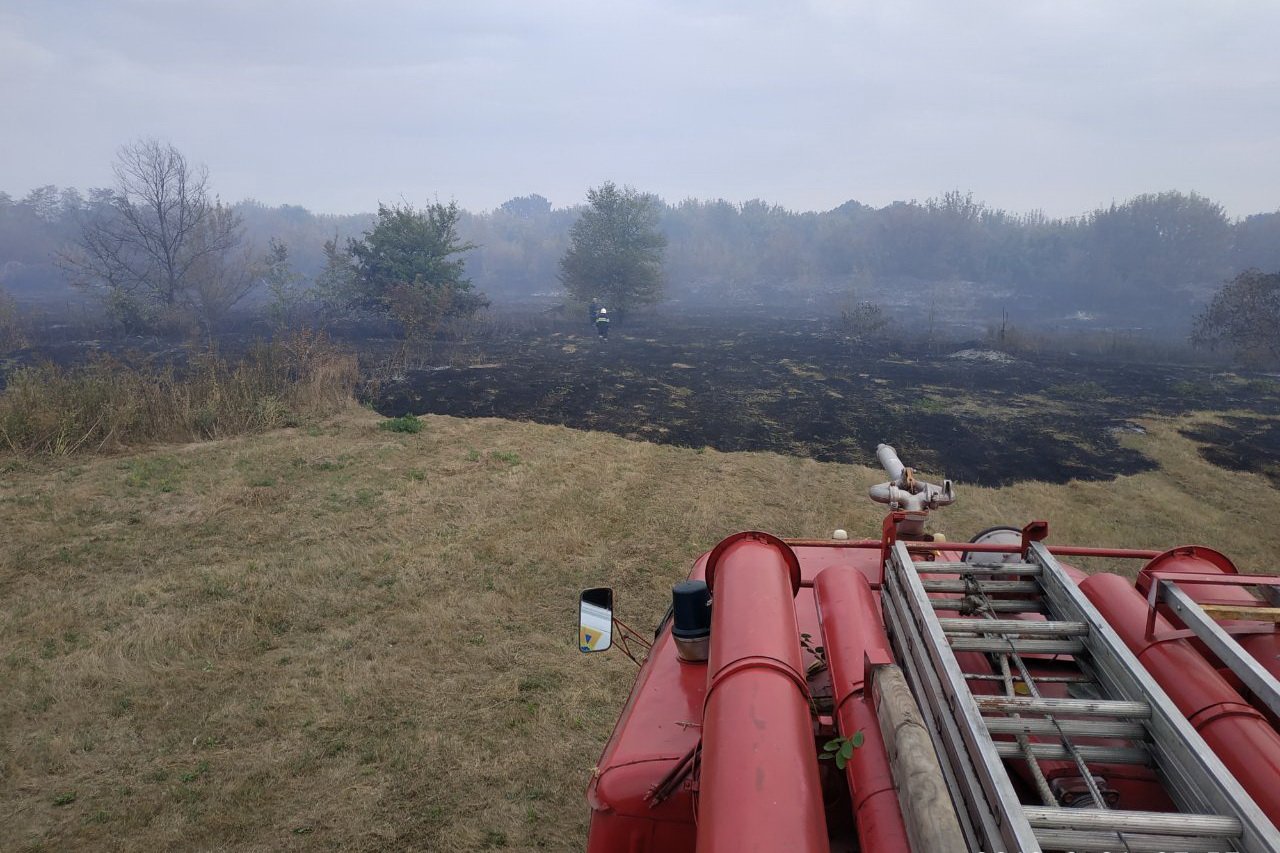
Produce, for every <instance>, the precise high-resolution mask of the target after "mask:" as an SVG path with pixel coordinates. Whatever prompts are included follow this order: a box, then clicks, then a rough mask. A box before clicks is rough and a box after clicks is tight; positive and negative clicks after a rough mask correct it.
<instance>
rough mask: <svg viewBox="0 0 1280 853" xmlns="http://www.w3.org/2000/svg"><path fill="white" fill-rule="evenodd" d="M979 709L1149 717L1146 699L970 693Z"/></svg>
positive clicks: (1143, 718)
mask: <svg viewBox="0 0 1280 853" xmlns="http://www.w3.org/2000/svg"><path fill="white" fill-rule="evenodd" d="M973 699H974V701H975V702H977V703H978V707H979V708H980V709H981V710H982V711H983V712H987V711H1006V712H1009V713H1017V714H1072V715H1076V716H1082V717H1083V716H1087V717H1115V718H1116V719H1125V720H1145V719H1148V718H1149V717H1150V716H1151V706H1150V705H1148V704H1147V703H1146V702H1129V701H1125V700H1120V701H1116V700H1108V699H1051V698H1048V697H1044V698H1036V697H1033V696H974V697H973Z"/></svg>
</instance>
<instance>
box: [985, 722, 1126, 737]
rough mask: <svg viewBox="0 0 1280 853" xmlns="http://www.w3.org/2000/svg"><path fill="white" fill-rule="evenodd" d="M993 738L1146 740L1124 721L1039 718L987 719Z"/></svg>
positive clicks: (988, 729)
mask: <svg viewBox="0 0 1280 853" xmlns="http://www.w3.org/2000/svg"><path fill="white" fill-rule="evenodd" d="M983 719H984V720H986V722H987V731H989V732H991V733H992V734H993V735H1017V734H1028V735H1051V736H1057V735H1059V734H1067V735H1084V736H1086V737H1115V738H1126V739H1128V740H1142V739H1143V738H1145V737H1146V736H1147V729H1146V726H1144V725H1142V723H1126V722H1124V721H1122V720H1046V719H1042V718H1040V717H984V718H983Z"/></svg>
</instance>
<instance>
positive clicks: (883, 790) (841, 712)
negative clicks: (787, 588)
mask: <svg viewBox="0 0 1280 853" xmlns="http://www.w3.org/2000/svg"><path fill="white" fill-rule="evenodd" d="M813 593H814V597H815V599H816V600H817V604H818V619H819V621H820V623H821V625H822V645H823V648H824V650H825V653H826V658H827V668H828V669H829V670H830V673H831V689H832V693H833V698H834V700H835V711H834V714H835V718H836V721H837V725H838V727H839V730H840V734H841V735H842V736H843V737H852V736H853V735H854V733H855V732H859V731H861V732H862V736H863V738H864V740H863V743H862V746H861V748H859V749H855V750H854V751H853V757H852V758H851V759H850V760H849V762H848V763H847V764H846V765H845V768H844V772H845V778H846V779H848V782H849V797H850V799H851V800H852V801H853V812H854V818H855V820H856V822H857V826H858V841H859V843H860V846H861V849H863V850H908V849H910V846H911V845H910V842H909V840H908V838H907V829H906V825H905V824H904V823H903V819H902V810H901V808H900V807H899V805H898V793H897V791H896V790H895V788H894V784H893V774H892V771H891V770H890V768H889V756H888V753H887V750H886V749H885V745H884V739H883V738H882V737H881V735H880V722H879V720H878V719H877V717H876V711H875V707H874V705H873V704H872V700H871V694H870V690H869V687H870V685H868V684H866V683H865V681H864V679H865V678H866V665H865V660H866V657H867V655H868V653H871V654H872V655H873V656H874V657H876V658H878V659H880V660H889V659H890V658H891V656H892V653H891V652H890V651H889V639H888V637H886V636H885V632H884V625H883V624H882V622H881V616H880V608H879V607H878V606H877V604H876V599H875V594H874V593H873V592H872V591H871V585H870V584H869V583H868V582H867V579H866V576H865V575H863V574H862V573H861V572H859V571H858V570H857V569H852V568H845V567H840V566H835V567H832V568H830V569H826V570H825V571H823V572H821V573H820V574H819V575H818V576H817V578H815V579H814V582H813Z"/></svg>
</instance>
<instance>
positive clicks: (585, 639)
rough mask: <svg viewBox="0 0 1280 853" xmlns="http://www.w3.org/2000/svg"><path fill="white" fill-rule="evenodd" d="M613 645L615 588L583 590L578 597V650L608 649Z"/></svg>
mask: <svg viewBox="0 0 1280 853" xmlns="http://www.w3.org/2000/svg"><path fill="white" fill-rule="evenodd" d="M612 645H613V590H612V589H610V588H609V587H607V586H602V587H597V588H595V589H588V590H583V592H582V595H581V596H580V597H579V598H578V651H580V652H583V653H589V652H604V651H608V650H609V647H610V646H612Z"/></svg>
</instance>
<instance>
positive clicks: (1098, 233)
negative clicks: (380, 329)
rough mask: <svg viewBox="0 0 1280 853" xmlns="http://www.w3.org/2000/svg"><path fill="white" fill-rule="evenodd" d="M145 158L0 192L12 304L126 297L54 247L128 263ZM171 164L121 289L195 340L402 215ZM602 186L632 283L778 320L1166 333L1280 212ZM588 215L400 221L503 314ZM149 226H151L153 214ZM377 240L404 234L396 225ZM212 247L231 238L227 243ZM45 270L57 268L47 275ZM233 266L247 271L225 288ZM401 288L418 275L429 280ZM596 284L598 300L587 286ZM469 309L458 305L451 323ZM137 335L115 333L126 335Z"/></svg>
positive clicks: (1253, 262) (541, 202)
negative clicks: (254, 186)
mask: <svg viewBox="0 0 1280 853" xmlns="http://www.w3.org/2000/svg"><path fill="white" fill-rule="evenodd" d="M146 145H152V146H153V149H152V150H151V152H150V153H151V154H152V155H158V154H167V153H168V152H167V151H166V150H165V149H166V148H167V147H166V146H161V145H159V143H148V142H144V143H136V144H135V145H134V146H126V149H122V152H121V156H120V157H119V158H117V163H116V178H117V186H116V187H113V188H111V189H94V190H89V191H88V192H87V193H86V194H81V193H80V192H78V191H76V190H74V189H58V188H56V187H53V186H46V187H40V188H37V189H35V190H32V191H31V192H30V193H28V194H27V195H26V196H25V197H23V198H21V199H15V198H13V197H11V196H9V195H7V194H4V193H0V285H3V286H5V287H7V288H8V289H9V290H11V291H15V292H17V293H18V294H19V295H25V294H27V293H38V292H41V291H43V290H47V289H48V288H50V287H52V286H55V285H56V284H58V283H59V282H60V281H61V280H63V277H64V276H65V275H67V274H70V275H72V276H73V277H74V276H75V275H77V274H79V275H81V276H82V277H84V276H90V275H96V276H98V277H99V279H101V278H102V277H103V276H106V277H107V278H108V279H109V280H111V281H113V282H119V283H121V286H120V287H119V288H118V289H119V291H120V292H121V293H124V294H127V293H129V292H131V290H132V291H133V292H135V293H137V292H140V291H139V287H141V286H139V287H133V288H132V289H131V288H130V287H129V286H128V285H127V280H128V279H129V278H130V277H131V276H133V275H134V273H136V272H138V271H139V270H138V269H137V266H138V265H137V258H136V257H135V258H133V260H132V261H129V262H126V261H128V259H119V260H120V262H119V263H116V262H112V264H111V265H110V268H108V267H106V266H101V265H100V267H99V268H98V269H92V268H88V267H84V266H81V267H80V268H79V269H78V270H77V269H76V267H75V260H74V257H73V256H74V252H69V251H68V247H75V246H77V245H79V247H80V249H81V250H82V251H83V250H84V249H85V245H84V242H85V241H84V236H85V235H86V234H91V235H92V239H93V240H94V241H95V242H96V243H97V245H98V246H99V248H103V247H112V246H115V247H119V248H120V249H121V250H122V251H123V250H126V249H128V248H129V241H128V239H126V238H127V237H128V233H127V226H128V217H129V215H131V214H130V213H129V211H130V207H129V204H130V203H129V202H128V199H130V198H131V197H132V198H134V202H132V203H133V204H135V205H141V208H139V209H142V208H145V206H146V204H145V195H146V186H145V185H146V179H147V176H146V175H145V174H144V175H139V174H136V172H137V170H136V169H134V168H133V167H131V165H130V160H129V157H128V153H129V150H130V149H138V148H139V146H146ZM137 153H139V152H138V151H134V154H137ZM143 153H145V152H143ZM172 153H173V154H176V153H177V152H172ZM177 156H179V157H180V156H181V155H177ZM134 159H135V160H136V159H137V158H136V157H135V158H134ZM153 159H154V157H153ZM160 159H162V160H163V158H160ZM134 165H135V166H136V165H137V164H136V163H135V164H134ZM184 166H185V167H186V168H188V169H191V170H193V171H192V172H191V180H192V181H193V187H194V188H196V189H198V190H199V191H200V192H199V193H197V195H198V196H200V197H199V198H198V199H197V203H196V204H195V205H194V207H193V211H192V213H193V214H194V218H193V219H192V220H191V221H190V222H175V227H177V228H178V230H179V231H182V230H183V229H187V230H186V232H185V233H187V234H188V236H189V237H190V238H191V243H190V245H191V246H192V247H197V246H198V247H199V248H193V251H192V253H191V256H190V257H187V258H185V259H177V258H175V257H173V256H172V253H169V255H166V254H165V250H164V249H163V246H161V247H160V251H159V254H157V255H154V256H152V257H150V259H149V260H148V261H147V263H146V265H144V266H146V274H147V275H148V276H151V275H152V274H153V273H154V272H155V270H156V269H162V270H163V275H161V276H160V277H159V278H158V279H156V281H157V282H159V284H158V285H157V284H155V283H153V284H148V285H146V286H145V287H142V288H141V289H142V290H146V288H152V289H153V290H152V291H151V292H152V295H153V296H154V295H159V296H160V297H161V299H160V300H159V303H160V304H162V305H163V304H176V302H177V301H182V302H183V303H184V305H185V310H188V311H190V312H192V313H193V314H195V315H196V316H198V317H199V318H200V322H202V323H205V324H211V323H214V322H216V320H217V316H218V315H219V314H220V313H225V310H226V306H227V305H228V303H232V304H234V302H235V301H236V300H237V299H240V298H243V297H244V294H245V293H248V294H250V297H249V298H258V299H260V300H266V299H269V298H271V297H270V294H271V288H272V286H273V283H274V287H275V288H276V292H277V293H278V294H279V293H287V292H295V291H296V292H310V291H311V290H312V289H313V288H316V287H320V288H322V289H323V288H324V287H330V288H332V287H335V286H338V285H341V284H342V283H343V281H345V279H343V276H344V275H348V276H349V272H350V271H349V270H348V271H346V272H344V270H343V267H342V265H341V263H339V261H346V262H349V263H353V264H354V265H355V266H356V267H361V266H362V265H365V266H367V265H368V264H369V263H372V262H373V260H374V258H373V256H371V255H365V256H361V255H360V253H359V251H358V250H355V251H353V249H354V247H356V246H358V245H359V243H360V241H361V240H367V239H368V235H369V234H371V233H372V231H371V229H374V228H376V227H379V226H384V225H385V226H386V227H392V226H394V225H395V222H396V216H397V215H398V214H397V213H396V211H397V210H399V211H400V213H404V212H405V211H403V210H402V209H399V208H394V207H393V208H381V209H380V210H379V212H378V213H377V214H373V215H371V214H359V215H349V216H331V215H320V214H313V213H311V212H309V211H307V210H305V209H304V208H301V207H297V206H290V205H285V206H280V207H268V206H265V205H262V204H260V203H257V202H254V201H242V202H238V203H235V204H230V203H225V202H222V201H220V200H218V199H217V198H216V197H215V196H212V194H211V190H210V189H209V186H208V176H207V175H205V174H204V173H203V172H202V171H200V170H198V169H194V167H191V166H190V165H189V164H185V161H184ZM154 177H155V176H154V175H153V176H152V178H154ZM139 183H141V185H142V186H141V192H140V193H139V192H136V190H138V186H137V185H138V184H139ZM610 186H612V185H607V184H606V185H602V186H601V187H598V188H595V189H593V190H592V193H601V192H606V190H607V188H608V187H610ZM613 190H614V191H617V192H623V191H627V192H630V193H631V194H632V198H631V200H632V201H633V202H643V203H642V205H641V207H642V208H643V210H644V217H645V218H646V223H647V224H646V226H645V227H646V228H647V229H649V231H650V232H651V233H652V234H653V235H656V236H657V237H660V238H661V240H662V242H663V243H664V244H665V251H662V250H661V247H658V248H659V250H658V251H657V252H656V253H653V252H650V253H649V254H648V255H644V253H643V252H641V255H637V256H636V258H638V259H639V260H638V261H637V263H639V267H643V266H645V264H648V265H650V266H652V265H653V264H655V263H656V264H657V265H658V267H657V269H656V270H651V271H650V272H653V273H654V274H655V278H654V279H653V280H655V281H661V282H664V283H665V297H666V298H672V299H678V300H684V301H695V300H698V299H715V300H718V301H724V300H729V301H731V302H732V301H735V300H743V301H751V302H765V303H769V304H778V305H782V304H785V303H787V302H795V301H797V300H805V299H813V298H815V297H820V296H822V295H824V294H828V295H830V294H842V293H847V292H848V291H849V290H850V289H851V288H856V289H857V290H858V294H859V296H860V297H863V298H877V297H881V296H883V295H884V294H889V293H894V294H899V295H901V294H910V293H913V292H915V289H917V288H922V287H924V286H927V285H932V284H936V283H939V282H943V283H946V282H963V283H971V284H973V285H975V286H977V287H979V288H985V289H987V290H989V291H992V292H999V293H1002V294H1003V297H1002V298H1005V299H1009V300H1019V299H1025V300H1034V302H1035V304H1036V305H1038V306H1041V307H1042V308H1043V309H1045V310H1049V311H1058V310H1062V311H1071V310H1083V311H1091V312H1099V313H1124V312H1141V315H1142V316H1144V317H1151V316H1152V315H1153V314H1154V315H1161V317H1160V318H1161V319H1165V320H1170V321H1175V322H1184V323H1185V322H1186V321H1187V320H1189V319H1190V318H1191V317H1192V315H1193V313H1194V312H1195V311H1196V310H1197V307H1198V306H1205V305H1207V304H1208V303H1209V301H1210V299H1211V298H1212V297H1213V294H1214V293H1215V291H1216V290H1217V289H1218V288H1219V287H1221V285H1222V284H1223V282H1225V281H1227V280H1229V279H1231V278H1233V277H1235V276H1237V275H1239V274H1240V273H1242V272H1243V271H1245V270H1247V269H1251V268H1258V269H1261V270H1278V269H1280V211H1278V212H1272V213H1260V214H1256V215H1252V216H1248V217H1245V218H1244V219H1239V220H1232V219H1231V218H1229V217H1228V216H1227V215H1226V213H1225V211H1224V210H1223V208H1222V206H1221V205H1219V204H1217V203H1216V202H1214V201H1212V200H1211V199H1208V198H1205V197H1204V196H1201V195H1198V194H1196V193H1183V192H1178V191H1169V192H1161V193H1153V194H1145V195H1140V196H1137V197H1135V198H1132V199H1129V200H1127V201H1124V202H1120V203H1112V204H1109V205H1107V206H1105V207H1099V208H1097V209H1096V210H1093V211H1091V212H1089V213H1086V214H1084V215H1082V216H1078V217H1071V218H1051V217H1048V216H1045V215H1043V214H1042V213H1038V212H1032V213H1025V214H1015V213H1010V212H1008V211H1004V210H1000V209H996V208H991V207H988V206H987V205H985V204H983V203H982V202H981V201H978V200H976V199H974V198H973V196H972V194H969V193H963V192H960V191H951V192H946V193H943V194H942V195H940V196H939V197H937V198H932V199H927V200H925V201H923V202H919V201H908V202H895V203H893V204H890V205H886V206H883V207H878V208H877V207H872V206H870V205H865V204H862V203H859V202H857V201H850V202H847V203H845V204H843V205H841V206H839V207H837V208H835V209H833V210H829V211H824V212H795V211H791V210H787V209H785V208H783V207H780V206H778V205H772V204H768V203H766V202H763V201H749V202H745V203H741V204H735V203H730V202H727V201H723V200H717V201H701V200H694V199H688V200H684V201H681V202H678V203H674V204H671V203H666V202H662V201H661V200H659V199H657V198H654V197H653V196H649V195H647V194H644V193H639V192H636V191H633V190H628V189H627V188H622V190H618V189H617V188H616V187H615V188H613ZM122 200H123V201H122ZM602 201H603V203H605V204H606V206H607V203H608V201H609V200H608V199H607V198H605V199H603V200H602V199H600V198H588V200H587V202H586V203H585V204H581V205H579V204H574V205H570V206H565V207H554V206H553V205H552V203H551V202H550V201H549V200H548V199H546V198H544V197H542V196H540V195H536V194H535V195H527V196H521V197H517V198H513V199H511V200H509V201H508V202H506V203H504V204H503V205H501V206H499V207H498V208H496V209H494V210H492V211H487V212H482V213H472V212H468V211H465V210H462V209H460V208H458V207H457V206H456V205H452V204H450V205H444V206H438V205H433V206H428V208H425V209H424V210H423V211H418V212H417V213H425V214H426V215H427V218H428V222H427V224H426V228H427V231H426V232H424V235H429V232H430V231H431V229H432V228H436V229H438V228H439V226H440V225H441V223H442V222H443V221H444V219H447V220H448V225H449V227H450V229H451V241H450V243H449V245H450V246H453V247H455V249H456V251H455V252H453V253H452V254H451V260H450V261H449V263H465V276H463V275H462V274H461V272H462V268H461V267H458V268H457V269H458V272H459V276H458V280H459V281H462V280H465V281H467V282H468V283H469V284H470V285H471V286H473V288H474V291H476V292H483V293H485V294H488V296H489V298H491V299H502V300H509V299H519V298H525V297H529V296H531V295H534V294H546V293H550V292H553V291H559V290H560V289H561V288H562V287H563V286H564V284H565V282H566V281H569V280H570V279H566V278H565V276H566V274H567V273H569V272H571V271H572V270H573V269H576V270H577V273H578V274H581V275H587V276H592V275H594V276H596V277H597V278H598V277H599V270H598V269H594V268H593V267H592V264H593V261H592V259H591V257H590V256H589V254H582V253H578V254H575V253H574V252H573V251H572V250H573V247H574V242H575V234H574V232H575V229H578V230H579V231H581V230H582V229H583V228H585V227H586V226H587V225H588V224H590V223H584V222H583V220H582V214H583V212H584V211H591V210H594V209H596V208H597V207H598V206H599V203H601V202H602ZM387 211H389V212H390V214H391V219H390V220H386V212H387ZM135 214H136V211H135ZM122 215H123V219H121V216H122ZM154 215H157V216H158V215H160V211H159V209H157V210H156V211H155V212H154ZM433 216H434V217H435V220H434V224H432V220H431V217H433ZM108 220H109V221H108ZM384 220H385V221H384ZM95 222H97V223H99V224H98V225H94V224H93V223H95ZM121 227H125V229H126V230H125V231H121V230H120V229H121ZM397 227H407V224H406V223H405V222H403V221H401V222H400V223H399V226H397ZM619 227H623V228H624V229H625V227H627V226H625V225H620V226H619ZM86 228H89V229H90V230H89V231H86ZM94 228H97V229H98V230H97V231H96V232H95V231H93V230H92V229H94ZM232 235H234V236H235V237H236V239H235V240H234V241H230V242H229V238H230V236H232ZM597 236H598V237H600V238H601V239H605V237H607V235H597ZM579 237H582V235H579ZM232 242H233V243H234V247H235V251H238V252H245V251H249V252H250V255H251V257H250V258H249V259H248V260H249V261H250V263H247V264H246V263H239V262H235V263H233V261H235V260H236V259H235V258H233V257H232V254H231V252H232V249H231V243H232ZM134 248H137V247H134ZM642 255H643V257H642ZM59 257H61V258H62V259H63V262H62V265H61V269H59V268H58V267H57V266H55V263H54V261H53V260H52V259H56V258H59ZM80 260H81V261H83V257H81V258H80ZM239 261H245V258H243V257H241V258H239ZM566 263H567V264H568V265H569V266H568V267H566V266H565V264H566ZM175 264H177V265H178V266H181V265H183V264H186V265H187V267H186V268H185V269H186V272H187V273H189V274H190V275H191V276H192V279H191V280H192V281H193V282H195V281H197V280H198V281H199V286H196V285H195V284H193V285H192V286H191V287H190V288H189V289H187V290H186V291H185V292H184V293H183V294H181V299H179V294H178V292H177V290H175V289H174V286H173V282H174V281H175V280H176V279H175V278H174V276H175V274H176V272H177V271H178V267H177V266H175ZM153 265H154V268H153ZM639 267H637V269H638V268H639ZM442 269H445V268H442ZM131 270H132V271H131ZM236 270H242V271H244V270H247V271H248V272H247V275H246V276H241V275H238V274H235V271H236ZM420 272H422V274H423V275H426V276H427V278H430V277H431V276H434V275H436V274H437V273H438V272H439V270H435V271H430V272H429V274H428V272H427V271H420ZM646 274H647V273H646ZM423 280H424V281H425V280H426V279H425V278H424V279H423ZM598 284H599V286H600V287H601V289H607V287H606V283H605V282H604V281H599V282H598ZM362 286H363V287H364V288H365V292H364V295H363V296H361V297H360V298H356V299H353V302H352V304H356V303H359V304H363V305H364V306H365V307H368V306H370V305H371V304H372V302H371V301H370V297H369V295H368V290H367V288H368V282H367V281H365V282H363V285H362ZM156 287H158V290H156V289H154V288H156ZM652 287H653V285H652V284H651V285H650V288H651V289H652ZM589 288H590V286H588V289H589ZM570 290H571V292H572V288H570ZM241 291H243V293H241ZM237 294H240V295H239V296H237ZM410 295H412V294H405V293H401V294H399V297H395V298H393V297H392V296H388V295H384V296H382V297H379V298H380V299H384V300H391V301H395V302H396V303H397V304H399V305H401V306H402V307H404V306H408V305H410V304H412V303H413V302H414V299H418V301H419V303H420V304H426V303H430V302H432V300H437V299H438V297H430V298H428V297H427V296H421V298H420V299H419V298H418V297H414V299H408V298H407V297H408V296H410ZM574 295H576V296H578V297H580V298H583V299H587V298H589V295H587V294H585V293H576V294H574ZM600 295H602V296H606V295H607V294H600ZM650 296H652V294H650ZM647 298H649V296H644V297H642V298H641V301H644V300H645V299H647ZM147 301H149V302H150V303H151V304H155V303H156V302H157V300H154V299H152V300H147ZM469 304H471V303H469V302H468V301H467V300H463V301H462V302H461V303H459V310H461V309H464V308H466V307H467V306H468V305H469ZM117 307H118V309H119V310H120V312H121V313H122V314H124V315H126V316H127V315H128V314H129V312H130V311H133V312H134V313H135V314H136V313H137V311H136V310H135V309H137V305H134V304H133V303H132V302H130V301H129V300H125V301H124V303H123V304H121V305H119V306H117ZM437 313H438V312H437ZM153 319H154V318H152V317H147V316H137V317H135V320H136V322H137V323H139V324H145V323H147V322H150V321H151V320H153Z"/></svg>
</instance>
